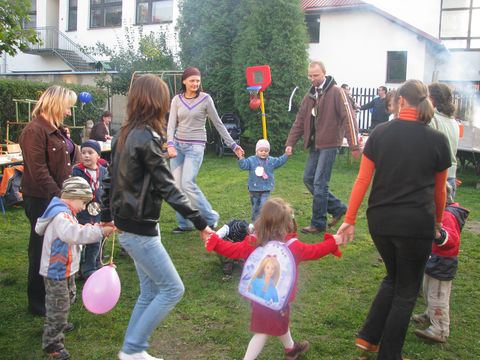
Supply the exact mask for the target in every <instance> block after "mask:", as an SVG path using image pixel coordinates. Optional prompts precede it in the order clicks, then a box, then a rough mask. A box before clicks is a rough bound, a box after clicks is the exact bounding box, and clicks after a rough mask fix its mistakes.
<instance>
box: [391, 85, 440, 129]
mask: <svg viewBox="0 0 480 360" xmlns="http://www.w3.org/2000/svg"><path fill="white" fill-rule="evenodd" d="M398 96H401V97H403V98H404V99H405V100H407V102H408V104H409V105H410V106H413V107H415V108H416V109H417V112H418V120H419V121H422V122H424V123H425V124H428V123H429V122H430V120H432V117H433V105H432V102H431V101H430V98H429V97H428V88H427V85H425V84H424V83H422V82H421V81H420V80H407V81H406V82H405V83H404V84H403V85H402V86H401V87H400V88H399V89H398Z"/></svg>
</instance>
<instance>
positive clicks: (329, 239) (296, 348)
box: [205, 198, 341, 360]
mask: <svg viewBox="0 0 480 360" xmlns="http://www.w3.org/2000/svg"><path fill="white" fill-rule="evenodd" d="M296 236H297V234H296V224H295V221H294V219H293V210H292V208H291V206H290V204H288V203H287V202H285V201H284V200H283V199H280V198H270V199H269V200H267V201H266V202H265V204H264V205H263V207H262V209H261V211H260V216H259V217H258V219H257V221H256V222H255V233H254V234H251V235H247V236H246V237H245V238H244V239H243V241H242V242H237V243H232V242H230V241H226V240H223V239H221V238H220V237H219V236H218V235H217V234H216V233H212V234H211V236H210V237H209V239H208V240H207V241H206V243H205V247H206V249H207V251H215V252H217V253H219V254H221V255H223V256H226V257H228V258H232V259H246V258H248V256H249V255H250V254H251V253H252V252H253V251H254V250H255V249H256V248H257V246H263V245H265V244H266V243H267V242H269V241H270V240H278V239H282V240H283V241H284V242H288V241H289V240H291V239H294V238H295V240H294V241H292V242H290V243H289V245H288V248H289V249H290V251H291V253H292V255H293V257H294V259H295V265H296V266H297V267H298V264H299V263H300V262H302V261H305V260H315V259H319V258H321V257H323V256H326V255H328V254H333V255H335V256H338V257H340V256H341V252H340V250H339V248H338V244H340V243H341V237H340V236H338V235H331V234H325V240H324V241H323V242H320V243H317V244H305V243H303V242H301V241H300V240H298V239H296ZM296 274H298V271H297V272H296ZM296 282H297V279H295V285H294V288H293V291H292V292H291V296H290V299H289V301H288V302H289V303H291V302H292V301H293V300H294V298H295V294H296ZM289 317H290V307H289V306H288V305H287V306H286V307H285V308H284V309H282V310H281V311H274V310H271V309H269V308H267V307H265V306H262V305H260V304H258V303H256V302H253V301H252V317H251V323H250V330H251V331H252V332H253V333H254V335H253V337H252V339H251V340H250V343H249V345H248V348H247V351H246V353H245V357H244V360H254V359H256V358H257V356H258V355H259V354H260V353H261V351H262V349H263V347H264V345H265V343H266V341H267V339H268V337H269V336H277V337H278V338H279V339H280V341H281V342H282V344H283V346H284V348H285V359H286V360H294V359H297V358H298V357H299V356H300V355H301V354H303V353H304V352H306V351H307V350H308V348H309V343H308V341H300V342H294V341H293V339H292V336H291V334H290V329H289V325H288V324H289Z"/></svg>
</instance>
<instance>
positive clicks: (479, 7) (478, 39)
mask: <svg viewBox="0 0 480 360" xmlns="http://www.w3.org/2000/svg"><path fill="white" fill-rule="evenodd" d="M474 3H475V4H474ZM469 4H470V5H468V6H459V7H452V6H447V5H445V3H444V0H442V4H441V8H440V25H439V29H438V38H439V39H440V40H442V41H443V42H444V43H445V44H446V47H447V48H448V49H449V50H453V51H455V50H462V51H480V47H472V40H474V43H480V35H479V36H472V27H473V21H472V18H473V13H474V10H476V11H477V14H478V12H479V11H480V3H479V2H478V1H477V2H475V1H473V0H470V1H469ZM454 11H457V12H458V11H465V12H467V13H468V28H467V35H466V36H442V29H444V28H445V26H444V23H446V21H445V20H444V15H446V14H448V13H450V12H454ZM477 16H478V15H477ZM449 41H451V42H452V43H454V42H457V43H458V44H460V43H465V46H457V47H451V48H450V47H449V46H448V43H449Z"/></svg>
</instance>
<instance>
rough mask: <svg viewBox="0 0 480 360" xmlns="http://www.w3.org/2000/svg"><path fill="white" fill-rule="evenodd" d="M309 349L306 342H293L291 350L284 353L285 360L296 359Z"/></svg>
mask: <svg viewBox="0 0 480 360" xmlns="http://www.w3.org/2000/svg"><path fill="white" fill-rule="evenodd" d="M309 347H310V344H309V342H308V341H306V340H303V341H300V342H294V343H293V350H291V351H289V352H286V353H285V360H295V359H298V357H299V356H300V355H302V354H303V353H305V352H306V351H307V350H308V348H309Z"/></svg>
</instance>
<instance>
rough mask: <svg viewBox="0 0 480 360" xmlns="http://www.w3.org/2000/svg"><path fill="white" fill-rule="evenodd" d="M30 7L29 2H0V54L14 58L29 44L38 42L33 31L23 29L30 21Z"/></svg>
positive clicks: (21, 0) (25, 0)
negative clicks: (3, 53)
mask: <svg viewBox="0 0 480 360" xmlns="http://www.w3.org/2000/svg"><path fill="white" fill-rule="evenodd" d="M30 6H31V2H30V0H16V1H10V0H7V1H6V0H0V53H2V52H6V53H7V54H9V55H12V56H14V55H15V54H16V53H17V52H18V50H24V49H27V48H28V47H29V44H37V43H39V42H40V40H39V38H38V37H37V33H36V32H35V30H34V29H23V24H24V23H26V22H28V21H30V18H29V16H28V12H29V10H30Z"/></svg>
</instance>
